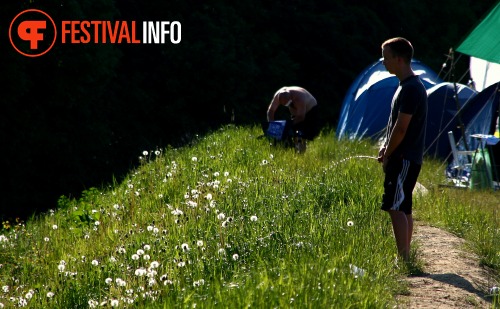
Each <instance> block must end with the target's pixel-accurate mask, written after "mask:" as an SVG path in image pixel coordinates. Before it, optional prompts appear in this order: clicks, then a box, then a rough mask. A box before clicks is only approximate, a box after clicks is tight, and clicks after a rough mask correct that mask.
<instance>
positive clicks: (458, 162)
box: [448, 131, 474, 187]
mask: <svg viewBox="0 0 500 309" xmlns="http://www.w3.org/2000/svg"><path fill="white" fill-rule="evenodd" d="M448 139H449V140H450V146H451V151H452V154H453V162H452V164H451V169H452V170H455V171H456V176H455V177H453V178H452V181H453V183H454V184H455V186H457V187H468V185H469V180H468V177H465V176H464V171H465V170H466V169H469V170H470V169H471V168H472V163H471V160H470V159H469V156H473V155H474V151H468V150H458V149H457V144H456V142H455V137H454V136H453V132H452V131H449V132H448ZM464 156H465V158H464ZM464 162H465V163H464Z"/></svg>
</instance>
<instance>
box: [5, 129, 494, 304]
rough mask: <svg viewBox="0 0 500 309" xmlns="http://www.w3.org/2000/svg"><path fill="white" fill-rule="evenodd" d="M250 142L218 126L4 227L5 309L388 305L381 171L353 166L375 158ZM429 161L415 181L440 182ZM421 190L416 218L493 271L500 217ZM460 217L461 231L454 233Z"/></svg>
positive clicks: (243, 133)
mask: <svg viewBox="0 0 500 309" xmlns="http://www.w3.org/2000/svg"><path fill="white" fill-rule="evenodd" d="M259 134H260V130H259V128H256V127H255V128H237V127H225V128H223V129H221V130H219V131H217V132H214V133H213V134H210V135H208V136H206V137H203V138H200V139H199V140H197V141H195V142H194V143H193V144H192V145H190V146H186V147H184V148H180V149H164V150H155V151H151V150H148V151H145V152H144V153H143V154H141V157H142V159H141V160H142V162H143V163H142V164H141V166H140V167H138V168H137V169H135V170H133V171H131V172H130V174H129V175H128V177H127V178H126V179H125V180H124V181H122V182H120V183H115V184H113V185H112V186H110V187H108V188H101V189H91V190H88V191H86V192H84V194H83V196H82V198H80V199H78V200H74V199H69V198H66V197H62V198H61V199H60V201H59V207H58V209H57V210H54V211H50V212H49V213H47V214H45V215H42V216H40V217H38V218H32V219H30V220H29V221H28V222H27V223H26V224H24V223H19V224H17V225H15V226H12V227H10V228H8V229H4V230H3V232H2V233H0V235H1V236H0V249H1V250H0V286H1V287H2V290H0V304H1V305H0V308H1V307H5V308H15V307H26V308H97V307H100V306H107V307H117V308H172V307H180V308H194V307H198V308H245V307H257V308H387V307H392V306H394V305H396V303H395V297H394V296H395V295H396V294H398V293H405V292H406V287H405V285H404V283H402V280H401V279H402V277H404V276H405V274H406V271H407V269H406V268H405V267H404V265H401V264H400V263H397V258H396V256H397V253H396V246H395V243H394V239H393V235H392V229H391V226H390V222H389V218H388V216H387V215H386V214H384V213H383V212H382V211H380V210H379V203H380V197H381V194H382V190H383V189H382V179H383V174H382V172H381V167H380V166H379V164H378V163H377V162H376V161H375V160H373V159H370V158H364V157H352V156H353V155H364V156H373V155H376V153H377V149H376V147H375V145H374V144H372V143H371V142H368V141H358V142H347V141H336V140H335V138H334V136H333V133H332V132H324V134H323V135H321V136H320V137H319V138H318V139H317V140H315V141H314V142H311V143H309V144H308V149H307V152H306V153H305V154H302V155H300V154H296V153H295V152H294V151H293V150H291V149H284V148H280V147H276V146H272V145H270V143H269V142H268V141H267V140H265V139H258V138H257V136H258V135H259ZM350 157H352V158H350ZM346 158H349V159H346ZM437 164H438V163H436V162H430V164H429V167H428V168H427V169H425V170H424V172H423V173H422V174H423V176H422V181H423V182H425V183H427V184H430V185H435V184H437V183H439V182H441V181H442V179H441V174H438V173H436V171H435V170H434V169H435V168H436V166H437ZM425 183H424V185H425ZM430 192H431V193H430V194H428V195H427V196H424V197H422V198H420V199H419V200H418V201H417V203H416V204H417V205H416V208H418V213H417V214H418V216H419V217H420V218H421V219H422V220H428V221H432V222H434V223H435V224H441V225H443V226H446V227H448V228H450V229H452V230H453V231H454V232H456V233H459V234H460V235H462V236H469V235H470V238H471V239H472V240H473V243H474V246H473V247H474V249H475V250H478V251H481V250H485V249H486V248H489V251H484V252H483V253H485V254H483V255H482V256H483V257H484V261H485V264H488V265H490V266H491V267H494V268H496V269H498V267H499V264H498V252H500V251H499V249H498V244H497V243H495V241H494V237H498V227H499V221H498V217H496V219H493V218H492V217H491V216H488V215H487V214H488V213H489V214H494V215H495V216H496V214H497V213H496V210H495V208H496V209H498V207H495V205H493V206H488V207H491V208H490V210H489V212H488V210H485V213H484V215H479V216H478V215H477V212H475V211H473V210H472V208H474V207H476V206H477V203H470V205H469V204H467V202H466V201H464V199H465V198H462V199H457V204H459V206H457V207H459V208H460V209H463V210H460V211H457V210H454V211H452V209H450V208H451V207H450V206H449V205H450V203H454V201H455V200H454V199H455V197H456V195H455V194H454V193H453V194H451V193H450V191H447V190H442V191H440V190H438V189H436V190H431V191H430ZM463 194H468V193H463ZM469 194H470V193H469ZM474 196H475V195H474ZM480 196H481V195H480V194H478V195H477V198H479V197H480ZM496 197H497V195H495V194H491V196H490V195H488V197H487V198H485V199H484V203H486V204H487V203H489V202H488V201H490V200H491V199H493V200H494V199H495V198H496ZM458 202H460V203H458ZM433 205H436V206H433ZM467 205H469V206H467ZM488 205H490V204H488ZM467 207H470V208H469V209H470V211H467V209H468V208H467ZM484 208H486V207H484ZM447 212H452V214H447ZM457 213H460V214H461V215H460V218H457V219H456V220H457V221H453V220H454V219H453V218H451V217H455V216H456V215H457ZM459 220H461V221H462V222H463V221H467V222H470V224H471V226H470V228H464V227H463V225H462V226H461V225H460V224H456V227H454V224H453V222H458V221H459ZM476 224H477V225H481V224H482V225H483V226H482V232H478V231H474V229H475V226H476ZM459 227H462V230H459V229H458V228H459ZM454 228H455V230H454ZM480 243H481V244H484V245H481V246H480V245H479V244H480ZM476 244H477V245H476ZM494 250H496V252H497V253H496V254H493V253H494Z"/></svg>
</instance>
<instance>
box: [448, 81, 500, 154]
mask: <svg viewBox="0 0 500 309" xmlns="http://www.w3.org/2000/svg"><path fill="white" fill-rule="evenodd" d="M499 107H500V82H498V83H495V84H493V85H490V86H489V87H487V88H486V89H484V90H482V91H481V92H479V93H478V94H477V95H476V96H475V97H474V98H472V99H471V100H470V101H469V102H467V104H465V106H464V107H463V116H462V118H463V121H464V123H465V136H466V142H467V145H468V148H469V149H472V150H474V149H476V148H477V146H478V145H477V140H476V139H473V138H471V135H473V134H486V135H492V134H494V132H495V129H496V125H497V119H498V116H499ZM454 133H455V132H454ZM455 136H460V135H459V134H458V133H457V134H455ZM457 140H458V139H457ZM458 144H459V146H458V148H459V149H465V143H464V140H463V137H462V136H460V140H459V142H458ZM499 146H500V145H499ZM498 150H500V149H498ZM498 154H500V151H498Z"/></svg>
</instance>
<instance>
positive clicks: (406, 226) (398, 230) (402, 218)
mask: <svg viewBox="0 0 500 309" xmlns="http://www.w3.org/2000/svg"><path fill="white" fill-rule="evenodd" d="M389 215H390V216H391V222H392V229H393V230H394V237H395V238H396V246H397V248H398V253H399V255H400V256H401V257H402V258H403V259H404V260H405V261H406V262H408V261H409V259H410V241H411V233H412V231H411V230H413V220H412V219H411V215H408V216H409V217H410V218H408V216H407V215H406V214H405V213H404V212H402V211H399V210H389Z"/></svg>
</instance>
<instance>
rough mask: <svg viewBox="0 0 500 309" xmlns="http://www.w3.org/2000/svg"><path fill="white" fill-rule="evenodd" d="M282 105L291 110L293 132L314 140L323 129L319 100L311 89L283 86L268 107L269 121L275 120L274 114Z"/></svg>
mask: <svg viewBox="0 0 500 309" xmlns="http://www.w3.org/2000/svg"><path fill="white" fill-rule="evenodd" d="M280 105H283V106H286V107H288V109H289V110H290V115H291V121H292V127H293V132H294V133H295V132H297V131H299V132H300V133H301V134H302V137H304V138H305V139H308V140H313V139H314V138H315V137H316V136H317V135H318V134H319V132H320V131H321V123H320V121H319V112H318V102H316V99H315V98H314V97H313V96H312V94H311V93H309V91H307V90H306V89H304V88H301V87H297V86H289V87H282V88H280V89H279V90H278V91H276V93H275V94H274V97H273V99H272V101H271V104H269V107H268V109H267V121H274V114H275V113H276V110H277V109H278V107H279V106H280Z"/></svg>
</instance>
